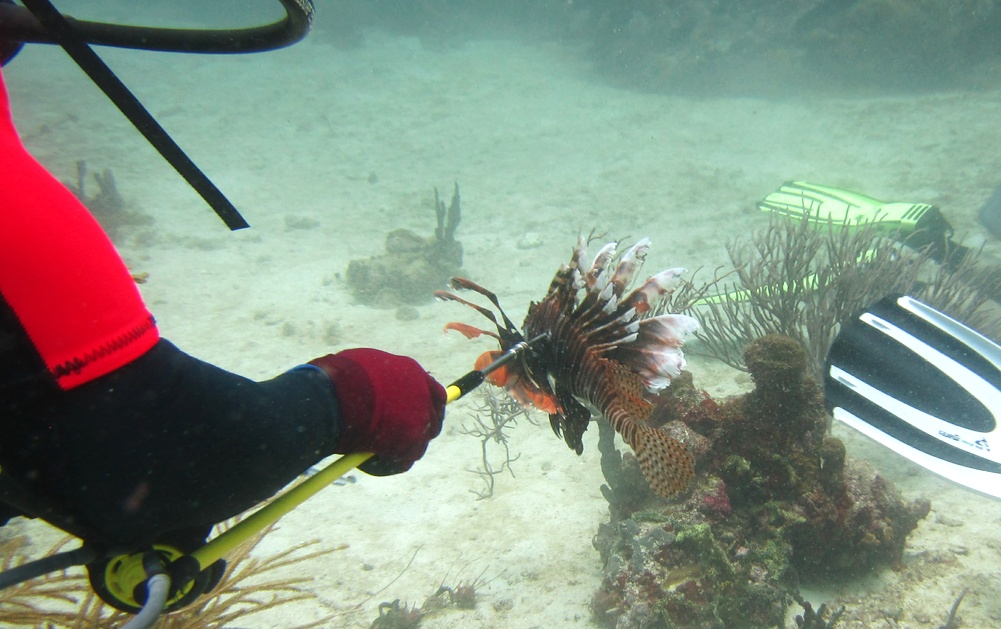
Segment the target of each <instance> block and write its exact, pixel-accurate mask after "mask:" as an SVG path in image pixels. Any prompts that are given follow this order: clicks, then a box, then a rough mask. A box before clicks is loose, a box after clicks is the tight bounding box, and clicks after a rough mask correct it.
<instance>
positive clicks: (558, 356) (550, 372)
mask: <svg viewBox="0 0 1001 629" xmlns="http://www.w3.org/2000/svg"><path fill="white" fill-rule="evenodd" d="M586 244H587V243H586V241H585V240H584V239H583V238H581V239H580V240H579V241H578V244H577V247H576V249H575V250H574V253H573V257H572V258H571V260H570V263H569V264H568V265H563V266H561V267H560V269H559V271H557V273H556V276H555V277H554V278H553V281H552V283H551V284H550V286H549V292H548V294H547V295H546V297H545V299H543V300H542V301H540V302H538V303H534V302H533V303H532V304H531V305H530V306H529V309H528V315H527V316H526V317H525V322H524V325H523V326H522V328H523V330H524V333H522V332H521V331H519V330H518V328H517V327H516V326H515V325H514V324H513V323H512V322H511V320H510V319H508V317H507V315H506V314H504V311H503V310H502V309H501V307H500V303H499V302H498V300H497V297H496V295H494V294H493V293H492V292H490V291H488V290H487V289H485V288H483V287H481V286H478V285H476V284H474V283H473V282H470V281H469V280H466V279H463V278H452V287H453V288H456V289H468V290H473V291H475V292H477V293H480V294H481V295H483V296H485V297H486V298H487V299H489V300H490V302H491V303H492V304H493V305H494V306H495V307H496V308H497V310H498V311H499V313H500V315H501V318H502V322H503V324H502V323H501V322H498V321H497V319H496V317H495V316H494V314H493V312H492V311H491V310H489V309H487V308H483V307H481V306H478V305H476V304H473V303H470V302H468V301H466V300H464V299H461V298H459V297H457V296H456V295H454V294H452V293H446V292H442V291H439V292H438V293H436V295H437V296H438V297H439V298H441V299H450V300H453V301H458V302H460V303H463V304H466V305H468V306H471V307H473V308H475V309H476V310H478V311H479V312H480V313H482V314H483V315H484V316H486V317H488V318H489V319H490V320H491V321H493V322H494V324H495V325H496V327H497V332H496V333H494V332H492V331H487V330H481V329H478V328H474V327H472V326H469V325H466V324H463V323H449V324H448V325H446V326H445V329H446V330H450V329H451V330H457V331H459V332H461V333H462V334H464V335H465V336H467V337H469V338H475V337H477V336H480V335H481V334H487V335H489V336H493V337H495V338H497V339H498V341H499V342H500V346H501V349H500V350H499V351H494V352H487V353H486V354H484V355H483V356H481V357H480V359H479V360H478V361H477V368H482V367H484V366H485V365H487V364H489V363H491V362H492V361H493V360H495V359H496V358H497V357H499V356H500V355H501V354H502V353H503V352H505V351H507V350H508V349H510V348H511V347H513V346H514V345H516V344H517V343H519V342H523V341H524V340H525V339H526V338H528V339H534V338H536V337H538V336H540V335H542V336H544V340H543V341H541V342H539V343H533V346H532V348H531V349H530V350H529V351H528V352H526V353H525V354H524V356H523V358H522V360H521V362H520V363H516V364H515V365H514V366H513V367H504V368H501V369H500V370H498V371H496V372H494V373H493V374H491V375H490V378H489V379H490V380H491V382H493V383H494V384H497V385H499V386H504V387H505V388H506V389H507V390H508V391H509V392H510V393H511V395H512V396H513V397H514V398H515V399H517V400H518V401H520V402H522V403H523V404H530V405H533V406H535V407H537V408H539V409H541V410H543V411H546V412H548V413H549V421H550V423H551V424H552V427H553V430H554V431H555V432H556V434H557V435H558V436H560V435H561V436H562V437H563V439H564V440H565V441H566V443H567V445H568V446H570V448H572V449H573V450H574V451H576V452H577V453H578V454H580V453H581V452H582V451H583V448H584V446H583V443H582V441H581V438H582V436H583V434H584V431H585V430H587V426H588V423H589V422H590V417H591V412H590V410H589V409H588V406H585V404H587V405H589V406H590V407H592V408H594V409H596V410H597V411H598V412H599V413H601V415H602V416H603V417H604V418H605V419H606V420H607V421H608V422H609V423H610V424H611V425H612V427H613V428H615V430H616V432H618V433H619V434H620V435H621V436H622V439H623V441H625V442H626V443H627V444H628V445H629V446H630V447H631V448H632V449H633V450H634V451H635V452H636V457H637V459H638V460H639V464H640V468H641V469H642V470H643V474H644V476H645V477H646V479H647V481H648V482H649V483H650V486H651V487H652V488H653V489H654V490H655V491H656V492H657V493H659V494H661V495H663V496H671V495H673V494H675V493H677V492H679V491H681V490H682V489H684V488H685V487H687V486H688V484H689V482H690V481H691V479H692V478H693V477H694V475H695V469H694V461H693V459H692V456H691V455H690V454H689V453H688V451H687V450H686V449H685V448H684V446H682V445H681V444H680V443H678V441H676V440H675V439H672V438H671V437H669V436H668V435H667V434H666V433H665V432H663V431H662V430H659V429H656V428H653V427H652V426H650V425H648V424H647V423H646V420H647V419H648V418H649V416H650V413H651V411H652V409H653V406H652V404H651V403H650V402H649V401H648V400H647V398H646V397H645V396H644V390H649V391H658V390H660V389H662V388H664V387H665V386H667V385H668V384H669V383H670V381H671V379H672V378H675V377H677V375H678V374H679V373H680V372H681V370H682V369H683V368H684V366H685V359H684V355H683V353H682V351H681V346H682V345H683V343H684V340H685V337H686V336H687V335H688V334H689V333H691V332H693V331H694V330H695V329H696V328H697V327H698V324H697V323H696V321H695V320H694V319H692V318H691V317H687V316H684V315H677V314H665V315H660V316H656V317H654V316H645V317H644V316H643V315H644V314H647V313H649V312H650V310H651V308H652V305H651V301H652V300H653V299H654V298H657V297H660V296H663V295H665V294H668V293H669V292H670V291H672V290H673V289H674V285H675V284H676V283H677V280H678V277H679V275H680V274H681V273H682V272H683V271H684V269H669V270H666V271H662V272H660V273H657V274H656V275H653V276H651V277H650V278H648V279H647V280H646V282H644V283H643V284H642V285H640V286H639V287H638V288H635V289H634V290H632V291H630V292H629V293H626V289H627V288H628V287H629V285H630V283H631V282H632V280H633V277H634V276H635V274H636V272H637V271H638V270H639V267H640V266H641V264H642V261H643V258H644V257H645V255H646V251H647V249H648V248H649V246H650V242H649V240H647V239H645V238H644V239H642V240H640V241H639V242H638V243H636V244H635V245H634V246H633V247H632V248H630V249H629V250H628V251H627V252H626V253H625V254H623V255H622V257H621V258H619V259H618V261H617V264H615V266H614V267H613V266H612V264H613V260H615V244H614V243H609V244H607V245H605V246H604V247H603V248H602V249H601V250H600V251H599V252H598V254H597V255H596V256H595V258H594V261H593V262H592V263H591V264H590V265H589V266H588V265H586V263H585V259H584V258H585V256H586Z"/></svg>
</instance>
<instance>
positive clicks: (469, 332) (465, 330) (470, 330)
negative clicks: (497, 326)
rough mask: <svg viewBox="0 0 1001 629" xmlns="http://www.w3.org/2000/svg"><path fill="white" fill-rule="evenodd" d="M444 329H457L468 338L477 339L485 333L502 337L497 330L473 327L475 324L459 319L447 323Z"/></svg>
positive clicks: (446, 330)
mask: <svg viewBox="0 0 1001 629" xmlns="http://www.w3.org/2000/svg"><path fill="white" fill-rule="evenodd" d="M444 330H445V332H448V331H449V330H455V331H456V332H458V333H459V334H461V335H462V336H464V337H466V338H467V339H475V338H477V337H478V336H481V335H483V334H486V335H487V336H492V337H494V338H495V339H496V338H500V337H498V336H497V333H496V332H491V331H490V330H481V329H480V328H476V327H473V326H471V325H469V324H468V323H460V322H458V321H452V322H449V323H446V324H445V328H444ZM487 364H490V363H487ZM484 366H486V365H484ZM477 369H479V367H477Z"/></svg>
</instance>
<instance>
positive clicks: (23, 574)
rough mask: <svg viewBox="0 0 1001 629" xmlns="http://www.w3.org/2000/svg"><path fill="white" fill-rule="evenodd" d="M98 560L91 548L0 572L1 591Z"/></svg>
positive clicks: (42, 559) (56, 555) (51, 556)
mask: <svg viewBox="0 0 1001 629" xmlns="http://www.w3.org/2000/svg"><path fill="white" fill-rule="evenodd" d="M96 558H97V552H96V551H95V550H94V549H93V548H91V547H90V546H83V547H81V548H77V549H74V550H67V551H65V552H61V553H56V554H55V555H50V556H48V557H42V558H41V559H36V560H35V561H29V562H28V563H25V564H21V565H20V566H16V567H14V568H10V569H9V570H4V571H3V572H0V590H2V589H4V588H8V587H10V586H12V585H17V584H18V583H21V582H22V581H27V580H29V579H34V578H35V577H40V576H42V575H43V574H48V573H50V572H55V571H56V570H64V569H66V568H69V567H70V566H80V565H83V564H86V563H90V562H91V561H93V560H94V559H96Z"/></svg>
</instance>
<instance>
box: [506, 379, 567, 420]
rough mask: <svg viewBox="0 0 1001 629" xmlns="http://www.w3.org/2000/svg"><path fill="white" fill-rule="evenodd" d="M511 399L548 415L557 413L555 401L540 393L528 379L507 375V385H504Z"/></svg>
mask: <svg viewBox="0 0 1001 629" xmlns="http://www.w3.org/2000/svg"><path fill="white" fill-rule="evenodd" d="M504 388H506V389H507V391H508V393H510V394H511V397H513V398H514V399H516V400H517V401H518V402H520V403H521V404H522V405H523V406H532V407H534V408H537V409H539V410H540V411H543V412H545V413H549V414H550V415H554V414H556V413H558V412H559V408H558V406H557V404H556V400H555V399H554V398H553V396H551V395H549V394H548V393H546V392H545V391H542V390H541V389H539V388H538V387H537V386H535V385H534V384H532V382H531V381H530V380H529V379H528V378H522V377H520V376H517V375H515V374H509V375H508V377H507V383H506V384H505V385H504Z"/></svg>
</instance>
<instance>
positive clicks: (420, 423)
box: [309, 348, 446, 476]
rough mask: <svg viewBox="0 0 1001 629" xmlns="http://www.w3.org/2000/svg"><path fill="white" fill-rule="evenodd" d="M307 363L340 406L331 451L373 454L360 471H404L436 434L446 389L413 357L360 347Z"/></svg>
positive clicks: (438, 431) (380, 473)
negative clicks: (322, 377) (316, 369)
mask: <svg viewBox="0 0 1001 629" xmlns="http://www.w3.org/2000/svg"><path fill="white" fill-rule="evenodd" d="M309 364H311V365H314V366H316V367H319V368H320V369H321V370H322V371H323V372H324V373H326V374H327V377H328V378H330V382H331V383H332V384H333V385H334V391H335V392H336V394H337V400H338V402H340V407H341V434H340V436H339V437H338V440H337V450H336V452H337V453H340V454H347V453H350V452H372V453H374V454H375V455H376V456H374V457H373V458H371V459H369V460H368V461H366V462H365V463H364V464H362V465H361V466H360V468H359V469H361V470H362V471H363V472H367V473H369V474H374V475H376V476H386V475H389V474H399V473H400V472H405V471H407V470H409V469H410V468H411V466H413V464H414V461H416V460H417V459H419V458H421V457H422V456H424V452H425V450H427V446H428V442H429V441H431V439H434V438H435V437H437V436H438V433H440V432H441V422H442V419H443V418H444V416H445V399H446V397H445V388H444V387H443V386H441V384H439V383H438V382H437V381H436V380H435V379H434V378H432V377H431V376H430V375H429V374H428V373H427V372H426V371H425V370H424V368H423V367H421V366H420V365H419V364H418V363H417V361H415V360H414V359H413V358H408V357H406V356H397V355H395V354H390V353H387V352H383V351H380V350H377V349H365V348H362V349H349V350H345V351H343V352H340V353H337V354H327V355H326V356H322V357H320V358H316V359H314V360H311V361H309Z"/></svg>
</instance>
